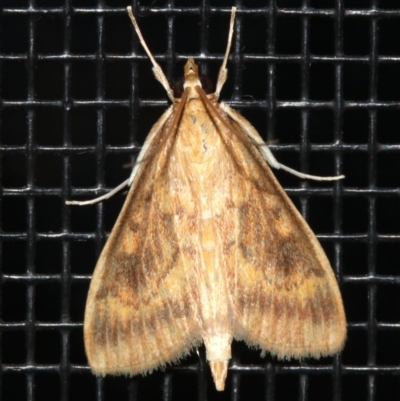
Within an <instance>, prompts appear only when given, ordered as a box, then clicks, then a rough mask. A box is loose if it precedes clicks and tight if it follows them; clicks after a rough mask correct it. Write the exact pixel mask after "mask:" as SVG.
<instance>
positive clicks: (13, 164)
mask: <svg viewBox="0 0 400 401" xmlns="http://www.w3.org/2000/svg"><path fill="white" fill-rule="evenodd" d="M321 3H323V5H322V6H321ZM126 5H127V4H126V1H125V0H124V1H123V0H97V1H96V0H36V1H35V0H3V2H2V5H1V10H0V12H1V23H0V30H1V31H0V80H1V86H0V88H1V92H0V102H1V103H0V104H1V109H0V127H1V141H0V155H1V170H0V171H1V173H0V174H1V179H2V189H1V206H2V215H1V216H2V217H1V231H0V238H1V242H2V247H1V249H2V258H1V261H2V271H1V280H2V281H1V321H0V336H1V337H0V338H1V354H0V367H1V376H0V377H1V391H2V397H3V398H2V399H4V400H11V399H12V400H13V401H19V400H33V399H37V400H57V399H60V400H74V401H79V400H114V399H118V400H125V399H127V400H128V399H129V400H146V401H147V400H182V399H194V400H206V399H207V400H269V401H272V400H277V401H278V400H289V399H296V400H310V401H311V400H328V399H333V400H351V401H358V400H360V401H361V400H368V401H372V400H379V401H382V400H395V399H399V398H400V386H399V374H400V367H399V363H400V347H399V342H400V308H399V300H400V291H399V283H400V277H399V267H398V266H399V262H400V253H399V251H398V247H399V244H400V235H399V228H400V210H399V199H398V197H399V190H398V186H399V184H398V183H399V180H398V176H399V174H398V172H399V171H400V154H399V152H400V140H399V138H400V137H399V135H398V127H399V126H400V112H399V106H400V63H399V62H400V45H399V37H400V23H399V22H400V21H399V19H400V5H399V4H398V1H395V0H392V1H390V0H381V1H378V0H371V1H365V0H352V1H350V0H347V1H345V0H330V1H327V0H326V1H323V2H320V1H316V0H303V1H301V0H280V1H279V0H276V1H273V0H271V1H268V0H264V1H261V0H253V1H248V2H240V1H237V2H236V3H234V2H231V1H222V0H215V1H213V0H209V1H207V0H197V1H196V0H193V1H187V0H176V1H175V2H174V1H172V0H165V1H162V0H161V1H152V2H150V1H149V2H141V3H140V4H138V3H134V4H133V8H134V10H135V13H136V15H137V16H138V17H139V24H140V26H141V28H142V30H143V34H144V37H145V38H146V40H147V42H148V45H149V47H150V48H151V49H152V51H153V52H154V54H155V56H156V58H157V59H158V60H159V61H160V63H161V65H162V66H163V68H164V70H165V71H166V73H167V76H168V78H169V79H170V80H171V81H172V80H173V78H174V77H178V76H180V75H181V71H182V66H183V61H184V60H186V59H187V57H189V56H193V57H195V58H196V60H198V61H200V63H201V65H202V68H203V72H204V73H207V74H209V75H210V77H211V78H212V79H213V80H215V79H216V76H217V71H218V68H219V65H220V63H221V59H222V55H223V51H224V49H225V41H226V37H227V31H228V21H229V13H230V8H231V6H232V5H237V6H238V8H239V12H238V15H237V23H236V28H235V42H234V45H233V50H232V55H231V60H230V63H229V65H228V67H229V78H228V82H227V84H226V86H225V88H224V90H223V93H222V99H224V100H227V101H228V102H230V104H231V105H232V106H234V107H235V108H236V109H239V110H240V111H241V112H242V113H243V114H244V115H245V116H246V117H247V118H248V119H249V120H250V121H251V122H252V124H253V125H254V126H255V127H256V128H257V129H258V131H259V132H260V133H261V135H262V136H263V137H264V138H265V140H271V141H272V140H277V143H275V144H273V145H271V148H272V150H273V151H274V153H275V155H276V156H277V158H278V159H279V160H280V161H281V162H282V163H284V164H287V165H290V166H291V167H293V168H297V169H299V170H301V171H305V172H309V173H311V174H318V175H332V174H338V173H344V174H346V179H345V180H344V181H343V182H340V183H333V184H326V183H322V184H321V183H315V182H303V181H301V180H298V179H296V178H295V177H291V176H288V175H287V174H285V173H280V172H278V173H277V176H278V179H279V180H280V182H281V183H282V184H283V186H284V187H285V189H287V192H288V193H289V195H290V196H291V197H292V199H293V200H294V201H295V203H296V204H297V205H298V206H299V208H300V210H301V211H302V213H303V214H304V216H305V217H306V218H307V220H308V221H309V222H310V225H311V227H312V228H313V230H314V231H315V232H316V234H317V235H318V237H319V238H320V240H321V242H322V244H323V246H324V248H325V250H326V252H327V254H328V256H329V258H330V260H331V263H332V266H333V268H334V270H335V271H336V273H337V277H338V278H339V282H340V284H341V290H342V294H343V298H344V303H345V308H346V313H347V317H348V322H349V333H348V340H347V343H346V347H345V349H344V352H343V353H342V355H341V356H340V357H337V358H333V359H332V358H324V359H322V360H319V361H315V360H305V361H304V362H303V363H298V362H292V361H288V362H278V361H277V360H276V359H274V358H272V357H270V356H268V355H267V357H266V358H261V357H260V356H259V353H258V352H255V351H252V350H249V349H248V348H247V347H246V346H245V345H244V344H242V343H235V344H234V347H233V354H234V357H233V360H232V365H231V367H230V372H229V378H228V381H227V389H226V391H225V392H224V393H216V392H215V390H214V386H213V384H212V382H211V378H210V373H209V369H208V367H207V364H206V362H205V357H204V350H203V349H200V350H199V355H197V354H196V353H193V355H192V356H190V357H189V358H187V359H185V360H183V361H182V362H181V363H180V364H178V365H176V366H174V367H171V368H168V369H167V370H166V372H156V373H154V374H151V375H149V376H147V377H144V378H141V377H135V378H133V379H129V378H124V377H117V378H115V377H114V378H113V377H107V378H106V379H96V378H95V377H94V376H93V375H92V374H91V373H90V370H89V368H88V366H87V362H86V357H85V355H84V347H83V334H82V320H83V312H84V306H85V300H86V295H87V290H88V285H89V281H90V277H91V273H92V271H93V268H94V265H95V263H96V259H97V257H98V255H99V252H100V251H101V248H102V245H103V243H104V240H105V238H106V235H107V233H108V232H109V231H110V229H111V228H112V225H113V223H114V222H115V219H116V217H117V215H118V212H119V210H120V208H121V206H122V203H123V200H124V196H122V195H120V196H116V197H115V198H114V199H112V200H110V201H107V202H105V203H102V204H99V205H97V206H89V207H85V208H72V207H67V206H65V200H66V199H71V198H78V197H79V198H82V197H86V198H91V197H93V196H95V195H97V194H100V193H103V192H105V191H106V188H112V187H114V186H115V185H117V184H118V183H120V182H122V181H123V180H124V179H125V178H126V177H127V176H128V174H129V170H127V169H124V168H123V164H124V163H126V162H129V161H133V160H134V156H135V155H136V154H137V148H136V146H135V145H137V144H140V143H142V142H143V139H144V138H145V136H146V134H147V132H148V131H149V129H150V127H151V126H152V124H153V123H154V122H155V121H156V119H157V117H158V116H159V115H160V114H161V113H162V111H163V110H164V109H165V108H166V106H167V104H168V101H167V97H166V95H165V93H164V92H163V89H162V88H161V86H160V85H159V84H158V82H156V81H155V79H154V77H153V76H152V73H151V68H150V62H149V61H148V59H147V57H146V56H145V55H144V53H143V51H142V49H141V48H140V47H139V46H138V43H137V38H136V36H135V34H134V32H133V29H132V28H131V26H130V22H129V19H128V17H127V15H126V12H125V6H126Z"/></svg>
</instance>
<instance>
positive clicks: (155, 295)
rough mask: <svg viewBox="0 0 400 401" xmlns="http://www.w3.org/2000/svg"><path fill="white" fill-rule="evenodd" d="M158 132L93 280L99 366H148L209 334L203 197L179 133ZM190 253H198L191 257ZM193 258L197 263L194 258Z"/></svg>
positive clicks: (93, 335)
mask: <svg viewBox="0 0 400 401" xmlns="http://www.w3.org/2000/svg"><path fill="white" fill-rule="evenodd" d="M171 119H172V118H170V119H169V120H168V122H167V123H166V124H165V126H164V128H163V129H161V130H160V131H159V133H158V134H157V135H155V136H154V138H153V139H152V142H151V144H150V145H149V150H148V152H147V154H148V155H149V156H148V157H145V158H144V160H143V161H142V162H141V165H140V168H139V171H138V173H137V175H136V177H135V180H134V182H133V184H132V187H131V189H130V192H129V194H128V197H127V199H126V202H125V205H124V208H123V210H122V212H121V214H120V216H119V218H118V220H117V223H116V224H115V226H114V229H113V231H112V233H111V235H110V238H109V240H108V242H107V244H106V246H105V247H104V250H103V252H102V254H101V257H100V259H99V262H98V264H97V266H96V269H95V272H94V274H93V279H92V282H91V286H90V290H89V295H88V300H87V306H86V312H85V322H84V332H85V347H86V353H87V356H88V359H89V363H90V365H91V367H92V370H93V371H94V372H95V373H97V374H107V373H113V374H136V373H146V372H148V371H151V370H153V369H155V368H157V367H160V366H161V367H162V366H164V365H165V364H166V363H168V362H172V361H174V360H176V359H178V358H180V357H182V356H184V355H185V354H187V353H188V352H189V351H190V350H191V349H192V348H193V346H195V345H196V344H198V343H199V342H200V341H201V334H200V331H201V330H200V328H199V321H198V311H197V297H198V295H197V287H196V276H195V273H194V272H195V266H194V264H195V262H193V261H192V260H193V259H194V260H196V258H197V259H199V256H198V255H197V254H196V252H197V251H196V249H195V248H194V247H193V245H192V241H191V237H190V236H188V237H187V240H186V239H185V237H184V235H183V233H189V232H190V230H191V229H193V226H196V224H197V223H196V218H195V216H196V213H195V209H196V202H187V203H186V204H182V197H186V198H190V197H191V195H190V193H191V191H190V185H189V182H188V180H187V177H185V176H184V175H182V172H181V171H180V170H179V166H177V164H176V163H173V162H172V163H171V160H172V159H173V157H174V156H173V154H172V153H173V147H174V136H171V138H169V140H168V141H167V142H164V143H163V145H162V148H160V145H159V144H160V143H161V141H162V138H163V137H165V135H166V132H167V131H168V128H169V126H170V124H171ZM189 259H190V261H189ZM188 263H190V268H188V266H187V264H188Z"/></svg>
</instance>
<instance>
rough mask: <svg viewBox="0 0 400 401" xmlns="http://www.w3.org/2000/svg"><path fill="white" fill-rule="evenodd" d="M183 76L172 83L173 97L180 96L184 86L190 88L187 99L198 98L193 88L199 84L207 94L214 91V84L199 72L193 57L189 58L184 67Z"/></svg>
mask: <svg viewBox="0 0 400 401" xmlns="http://www.w3.org/2000/svg"><path fill="white" fill-rule="evenodd" d="M183 73H184V76H183V77H182V78H180V79H179V80H178V81H177V82H176V83H175V85H174V97H175V98H178V99H179V98H180V97H182V94H183V91H184V90H185V89H186V88H190V92H189V99H193V98H198V97H199V95H198V93H197V92H196V90H195V87H196V86H200V88H202V89H203V90H204V92H205V93H206V94H207V95H208V94H210V93H213V92H214V86H213V84H212V82H211V80H210V79H209V78H208V77H207V76H205V75H202V74H199V67H198V65H197V64H196V63H195V61H194V59H192V58H190V59H189V60H188V61H187V62H186V64H185V66H184V68H183Z"/></svg>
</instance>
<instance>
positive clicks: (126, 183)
mask: <svg viewBox="0 0 400 401" xmlns="http://www.w3.org/2000/svg"><path fill="white" fill-rule="evenodd" d="M129 180H130V178H128V179H127V180H125V181H124V182H121V184H119V185H118V186H117V187H115V188H114V189H112V190H111V191H110V192H107V193H106V194H104V195H102V196H99V197H98V198H94V199H89V200H86V201H66V202H65V204H66V205H76V206H85V205H93V204H95V203H98V202H101V201H103V200H105V199H109V198H111V197H112V196H114V195H115V194H116V193H117V192H119V191H121V189H123V188H125V187H127V186H129Z"/></svg>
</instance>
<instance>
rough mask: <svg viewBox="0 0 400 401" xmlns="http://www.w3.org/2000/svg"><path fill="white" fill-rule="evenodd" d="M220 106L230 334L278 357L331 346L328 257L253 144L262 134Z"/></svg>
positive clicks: (333, 303)
mask: <svg viewBox="0 0 400 401" xmlns="http://www.w3.org/2000/svg"><path fill="white" fill-rule="evenodd" d="M224 109H225V110H227V111H228V112H229V115H230V116H228V115H226V114H225V119H226V120H227V121H228V124H230V126H231V127H232V128H233V130H234V132H235V134H234V135H232V132H231V131H232V130H231V131H230V130H221V135H222V136H225V138H224V142H225V144H226V149H227V154H228V155H229V156H228V157H230V158H231V160H232V161H234V162H231V163H225V169H226V170H225V171H223V172H222V174H224V176H225V177H226V179H227V180H228V181H227V184H226V185H227V186H228V187H229V188H231V190H230V199H226V201H225V202H226V204H225V205H224V206H223V207H222V210H224V211H229V210H230V211H231V214H229V213H226V212H224V213H220V214H219V216H218V226H219V227H220V232H221V238H224V244H223V247H224V250H225V253H224V255H225V257H224V261H223V264H224V265H225V268H226V269H227V273H226V274H227V280H228V288H229V289H230V294H231V302H232V305H233V320H234V337H235V338H236V339H239V340H244V341H245V342H246V343H248V344H249V345H253V346H257V347H259V348H261V349H262V350H263V351H268V352H270V353H272V354H274V355H276V356H277V357H279V358H291V357H293V358H302V357H306V356H314V357H319V356H321V355H331V354H333V353H336V352H338V351H340V350H341V349H342V348H343V344H344V341H345V337H346V319H345V314H344V309H343V304H342V299H341V295H340V292H339V288H338V285H337V282H336V279H335V276H334V273H333V271H332V269H331V267H330V264H329V261H328V259H327V257H326V255H325V253H324V251H323V249H322V247H321V245H320V243H319V242H318V240H317V238H316V237H315V235H314V234H313V232H312V231H311V229H310V228H309V226H308V224H307V223H306V222H305V220H304V219H303V217H302V216H301V215H300V213H299V212H298V211H297V209H296V207H295V206H294V205H293V203H292V202H291V200H290V199H289V197H288V196H287V195H286V193H285V191H284V190H283V189H282V187H281V186H280V185H279V183H278V181H277V180H276V178H275V177H274V175H273V174H272V172H271V169H270V167H269V166H268V164H267V162H266V161H265V160H264V158H263V156H262V155H261V153H260V149H259V147H257V146H255V145H254V140H255V139H257V142H261V141H262V139H261V138H260V137H259V135H258V133H257V132H256V130H255V129H254V128H253V127H252V126H251V124H250V123H249V122H248V121H247V120H246V119H245V118H243V117H242V116H241V115H239V114H238V113H236V112H235V111H234V110H232V109H230V108H228V107H227V106H225V105H224ZM220 111H221V113H222V114H224V112H223V111H222V110H220ZM232 118H234V120H233V119H232ZM249 137H250V138H251V139H249ZM229 181H230V182H229ZM232 214H233V215H234V217H232Z"/></svg>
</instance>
